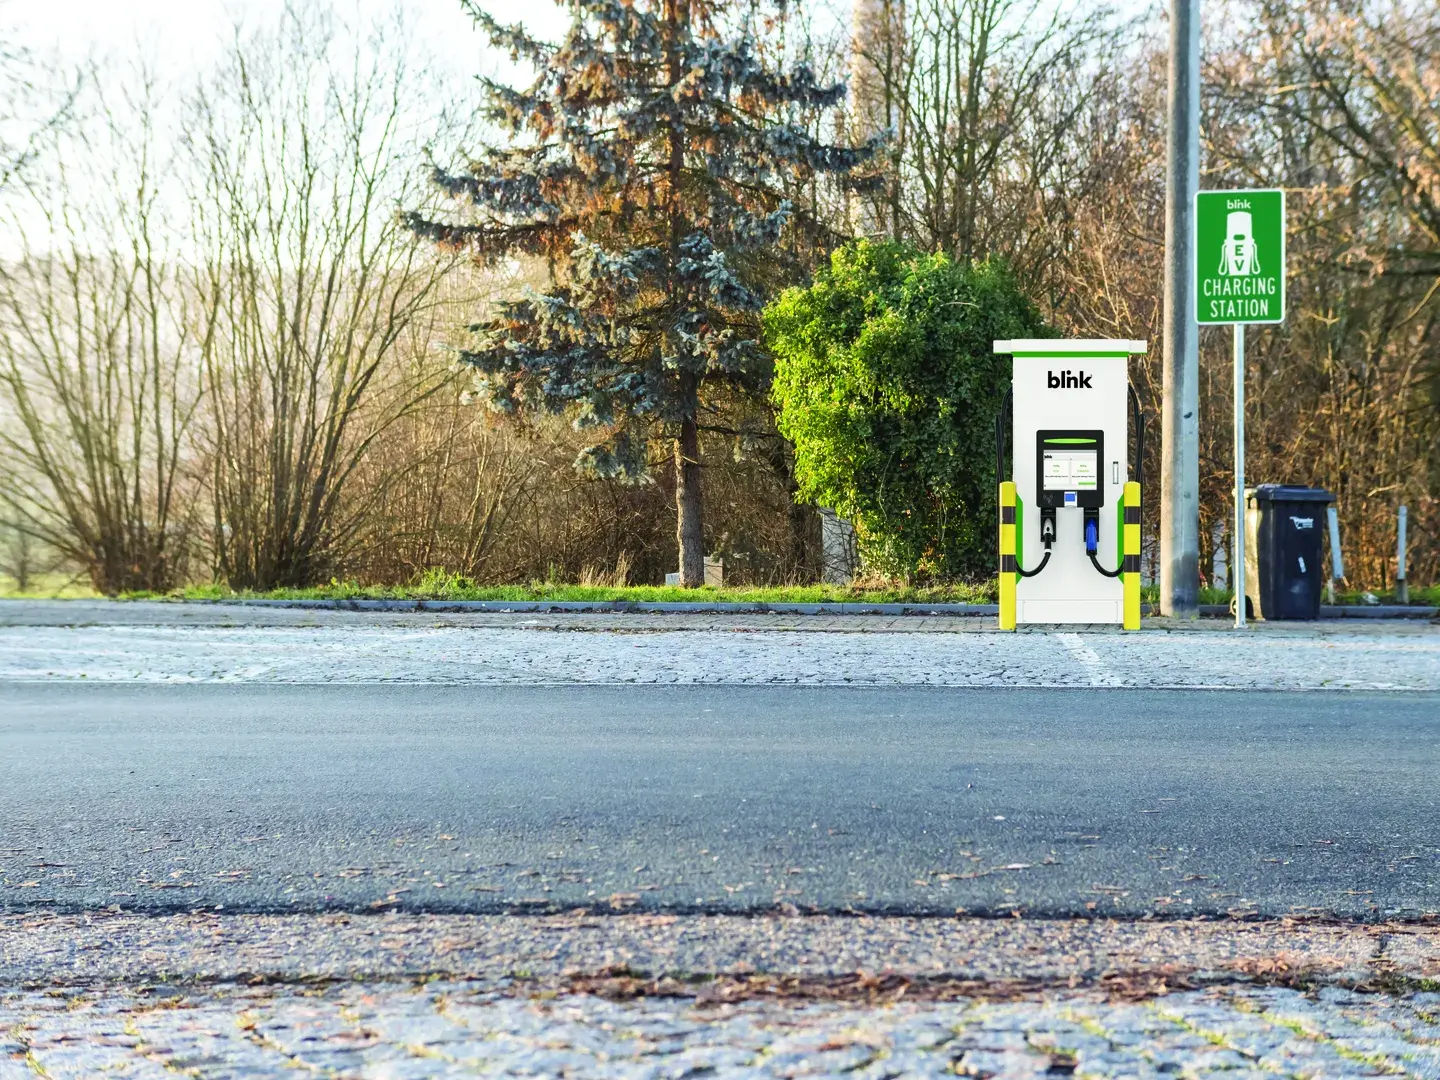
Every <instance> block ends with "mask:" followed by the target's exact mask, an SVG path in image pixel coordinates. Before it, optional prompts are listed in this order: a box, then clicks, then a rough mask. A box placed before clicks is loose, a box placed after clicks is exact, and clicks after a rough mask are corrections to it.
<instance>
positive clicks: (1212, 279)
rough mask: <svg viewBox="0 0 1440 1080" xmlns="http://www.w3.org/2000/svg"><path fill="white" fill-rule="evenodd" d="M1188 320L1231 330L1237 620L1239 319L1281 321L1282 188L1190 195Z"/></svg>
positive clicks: (1241, 490) (1240, 548)
mask: <svg viewBox="0 0 1440 1080" xmlns="http://www.w3.org/2000/svg"><path fill="white" fill-rule="evenodd" d="M1193 250H1194V252H1195V319H1196V321H1197V322H1198V323H1200V325H1202V326H1226V325H1229V326H1233V327H1234V328H1235V524H1234V527H1233V528H1232V530H1231V533H1230V536H1231V543H1230V551H1231V559H1230V561H1231V566H1230V577H1231V580H1232V581H1233V582H1234V583H1235V625H1236V626H1237V627H1243V626H1244V625H1245V324H1246V323H1279V322H1284V321H1285V192H1284V191H1280V190H1276V189H1265V190H1258V191H1201V192H1198V193H1196V195H1195V243H1194V245H1193Z"/></svg>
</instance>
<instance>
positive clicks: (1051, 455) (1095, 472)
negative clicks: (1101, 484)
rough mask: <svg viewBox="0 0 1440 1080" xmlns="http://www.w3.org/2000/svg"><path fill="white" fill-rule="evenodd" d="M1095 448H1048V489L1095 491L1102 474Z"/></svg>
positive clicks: (1046, 487) (1046, 463)
mask: <svg viewBox="0 0 1440 1080" xmlns="http://www.w3.org/2000/svg"><path fill="white" fill-rule="evenodd" d="M1098 457H1099V454H1098V453H1097V452H1096V451H1094V450H1046V451H1045V468H1044V474H1043V475H1044V477H1045V490H1046V491H1094V490H1095V487H1096V482H1097V479H1098V477H1099V475H1100V467H1099V462H1098V460H1097V459H1098Z"/></svg>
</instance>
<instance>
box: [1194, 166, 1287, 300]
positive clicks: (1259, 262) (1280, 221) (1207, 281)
mask: <svg viewBox="0 0 1440 1080" xmlns="http://www.w3.org/2000/svg"><path fill="white" fill-rule="evenodd" d="M1195 318H1196V321H1198V322H1199V323H1201V324H1202V325H1203V324H1218V323H1278V322H1284V321H1285V192H1283V191H1278V190H1261V191H1201V192H1199V193H1198V194H1196V196H1195Z"/></svg>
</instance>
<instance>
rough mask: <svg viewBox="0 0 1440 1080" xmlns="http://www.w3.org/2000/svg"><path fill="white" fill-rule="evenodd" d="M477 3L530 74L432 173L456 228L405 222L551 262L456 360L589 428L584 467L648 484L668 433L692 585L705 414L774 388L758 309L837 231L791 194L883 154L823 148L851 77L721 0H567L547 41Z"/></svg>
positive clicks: (478, 14)
mask: <svg viewBox="0 0 1440 1080" xmlns="http://www.w3.org/2000/svg"><path fill="white" fill-rule="evenodd" d="M467 7H468V9H469V11H470V12H471V14H472V15H473V16H474V19H475V21H476V23H477V24H479V25H480V27H481V28H482V29H483V30H484V31H485V32H487V33H488V35H489V37H490V39H491V41H492V42H493V43H494V44H495V45H496V46H497V47H500V48H502V49H504V50H506V51H507V52H508V53H509V54H510V55H511V57H512V58H514V59H516V60H518V61H524V62H527V63H529V64H530V65H532V66H533V67H534V68H535V70H536V73H537V75H536V79H535V81H534V82H533V83H532V84H531V85H530V86H529V88H528V89H524V90H517V89H514V88H512V87H509V86H505V85H502V84H500V83H497V82H494V81H489V80H486V83H485V85H486V90H487V92H488V95H489V106H488V114H487V119H488V120H489V121H490V122H491V123H492V124H493V125H495V126H496V127H497V128H498V129H499V131H500V132H501V135H502V137H503V140H504V141H503V142H502V143H501V144H500V145H495V146H489V147H486V148H484V150H483V151H482V152H481V153H480V154H479V155H478V156H476V157H475V159H474V160H473V161H472V162H471V163H470V165H469V167H468V169H467V170H466V171H464V172H463V173H460V174H453V173H449V172H446V171H443V170H437V172H436V173H435V182H436V183H437V184H438V185H440V187H441V188H442V189H443V190H444V191H446V192H447V193H448V194H450V195H452V196H454V197H455V198H456V199H458V200H460V202H461V203H462V204H463V205H464V206H465V207H466V213H465V215H464V218H463V220H460V221H451V222H437V221H432V220H429V219H426V218H424V217H422V216H420V215H410V218H409V221H410V224H411V226H412V227H413V228H415V229H416V230H417V231H419V232H421V233H423V234H424V235H427V236H429V237H431V238H432V239H433V240H435V241H436V242H438V243H440V244H444V245H452V246H464V247H467V248H469V249H471V250H473V251H474V252H475V253H476V255H477V256H478V257H480V258H482V259H487V260H490V259H498V258H502V257H514V256H535V257H541V258H543V259H545V260H546V261H547V263H548V265H549V267H550V270H551V287H550V288H549V289H548V291H545V292H543V293H541V292H538V291H530V292H527V293H526V294H525V295H523V296H521V297H520V298H518V299H516V300H513V301H510V302H507V303H504V304H502V305H500V307H499V309H498V310H497V311H496V312H495V313H494V314H493V315H492V316H491V317H489V318H487V319H485V320H483V321H481V322H479V323H477V324H476V325H475V326H474V327H473V330H474V332H475V335H476V338H475V342H474V345H473V347H472V348H471V349H470V350H468V351H466V352H465V353H463V357H462V358H463V359H464V361H465V362H466V363H468V364H470V365H473V367H474V368H475V369H476V371H477V373H478V386H477V393H478V396H480V397H481V398H482V399H483V400H485V401H487V402H488V404H489V405H490V406H491V407H493V408H496V409H499V410H502V411H505V412H509V413H516V414H522V415H523V414H525V413H527V412H529V413H566V414H568V415H571V416H573V419H574V422H575V424H576V426H577V427H578V428H581V429H586V428H588V429H593V430H594V431H595V440H594V442H593V443H592V444H591V445H590V446H588V447H587V448H586V449H585V450H584V451H583V452H582V453H581V455H580V457H579V459H578V460H577V463H576V464H577V467H579V468H581V469H582V470H584V471H588V472H590V473H593V474H595V475H599V476H612V477H614V476H619V477H625V478H629V479H634V480H640V479H643V478H644V477H645V476H646V475H647V467H648V459H649V452H648V448H649V445H650V442H651V440H652V438H654V437H655V436H661V437H665V438H669V439H672V440H673V456H674V460H675V467H676V506H677V518H678V530H677V532H678V541H679V547H680V563H681V567H680V569H681V576H682V581H683V583H684V584H686V585H698V584H701V582H702V580H703V556H704V549H703V536H704V534H703V526H702V520H701V501H700V471H699V464H700V463H699V460H698V457H699V438H698V433H699V430H700V427H701V426H702V425H704V424H705V421H706V419H707V413H708V411H709V405H708V404H707V402H709V401H710V399H711V398H712V397H713V396H715V395H717V394H724V393H726V392H733V391H735V390H739V391H741V392H745V393H752V394H753V393H760V394H763V393H764V391H765V390H766V389H767V388H768V384H769V379H770V375H771V365H770V361H769V358H768V357H767V355H766V354H765V352H764V351H763V349H762V348H761V347H760V344H759V340H758V338H759V312H760V310H761V308H762V307H763V305H764V303H765V300H766V298H767V295H768V294H769V293H770V292H771V291H772V290H773V288H774V287H775V284H776V283H777V282H780V281H783V280H785V279H786V278H787V275H789V280H794V277H793V273H791V272H792V271H793V270H795V269H797V268H798V262H797V257H798V255H799V253H800V252H802V251H803V250H805V249H806V248H807V247H811V248H813V247H814V246H817V245H824V244H825V243H826V241H827V240H828V239H829V233H828V232H827V230H826V228H825V227H824V226H823V225H822V224H821V223H820V221H819V220H818V219H817V218H816V217H814V216H812V215H810V214H809V213H807V212H806V210H805V208H804V206H803V203H802V202H801V200H798V199H797V198H795V197H794V196H795V195H796V193H797V192H800V191H802V190H803V189H804V187H805V185H807V184H808V183H810V182H811V180H812V179H814V178H815V177H817V176H828V177H830V178H832V179H835V180H837V181H839V182H841V183H848V182H851V181H852V180H854V181H857V182H859V181H861V180H862V179H863V178H862V177H861V176H860V174H861V172H862V171H863V170H864V167H865V166H866V163H867V162H869V161H870V160H871V159H872V158H873V157H874V155H875V150H876V146H875V145H873V144H872V145H865V146H858V147H850V146H835V145H828V144H826V143H824V142H823V141H821V140H819V139H817V138H815V137H813V136H812V135H811V134H810V128H811V127H813V126H814V121H815V119H816V117H818V116H823V115H824V114H825V113H826V112H827V111H829V110H832V109H834V108H835V107H836V106H837V105H839V104H840V103H841V101H842V99H843V95H844V87H843V84H835V85H822V84H821V83H820V81H819V80H818V79H817V77H816V76H815V74H814V72H813V71H812V69H811V68H809V67H808V66H805V65H804V64H801V65H798V66H792V67H791V68H789V69H788V70H780V69H778V68H777V67H776V66H775V65H773V64H772V63H770V62H768V61H767V59H766V56H765V49H764V41H763V40H762V38H761V37H759V36H757V33H756V31H755V30H754V28H753V26H752V25H751V23H750V21H749V17H747V19H746V20H745V21H743V22H741V23H740V24H739V25H735V26H728V27H727V25H726V24H725V22H724V15H723V12H724V10H725V5H723V4H720V3H713V2H710V0H634V2H625V0H575V2H573V3H572V4H571V7H572V10H573V12H574V19H573V22H572V24H571V26H570V30H569V33H568V35H567V36H566V38H565V40H564V41H563V42H562V43H561V44H559V45H558V46H551V45H548V44H546V43H544V42H541V41H538V40H536V39H535V38H534V37H532V36H530V35H529V34H528V33H527V32H526V31H525V30H524V29H523V27H521V26H509V27H507V26H501V25H499V24H498V23H496V22H495V21H494V20H493V19H492V18H491V17H490V16H488V15H487V14H485V13H484V12H483V11H481V10H480V9H479V7H478V6H476V5H475V4H467ZM752 11H753V9H752Z"/></svg>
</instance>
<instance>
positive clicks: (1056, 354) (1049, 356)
mask: <svg viewBox="0 0 1440 1080" xmlns="http://www.w3.org/2000/svg"><path fill="white" fill-rule="evenodd" d="M1010 355H1011V356H1018V357H1021V358H1022V359H1024V358H1026V357H1035V356H1039V357H1043V358H1044V359H1046V360H1074V359H1075V358H1077V357H1079V358H1081V359H1085V358H1087V357H1089V358H1092V359H1093V358H1095V357H1101V356H1118V357H1120V358H1121V359H1123V360H1128V359H1129V358H1130V354H1129V353H1123V352H1061V351H1060V350H1058V349H1056V350H1055V351H1053V352H1016V353H1011V354H1010Z"/></svg>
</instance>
